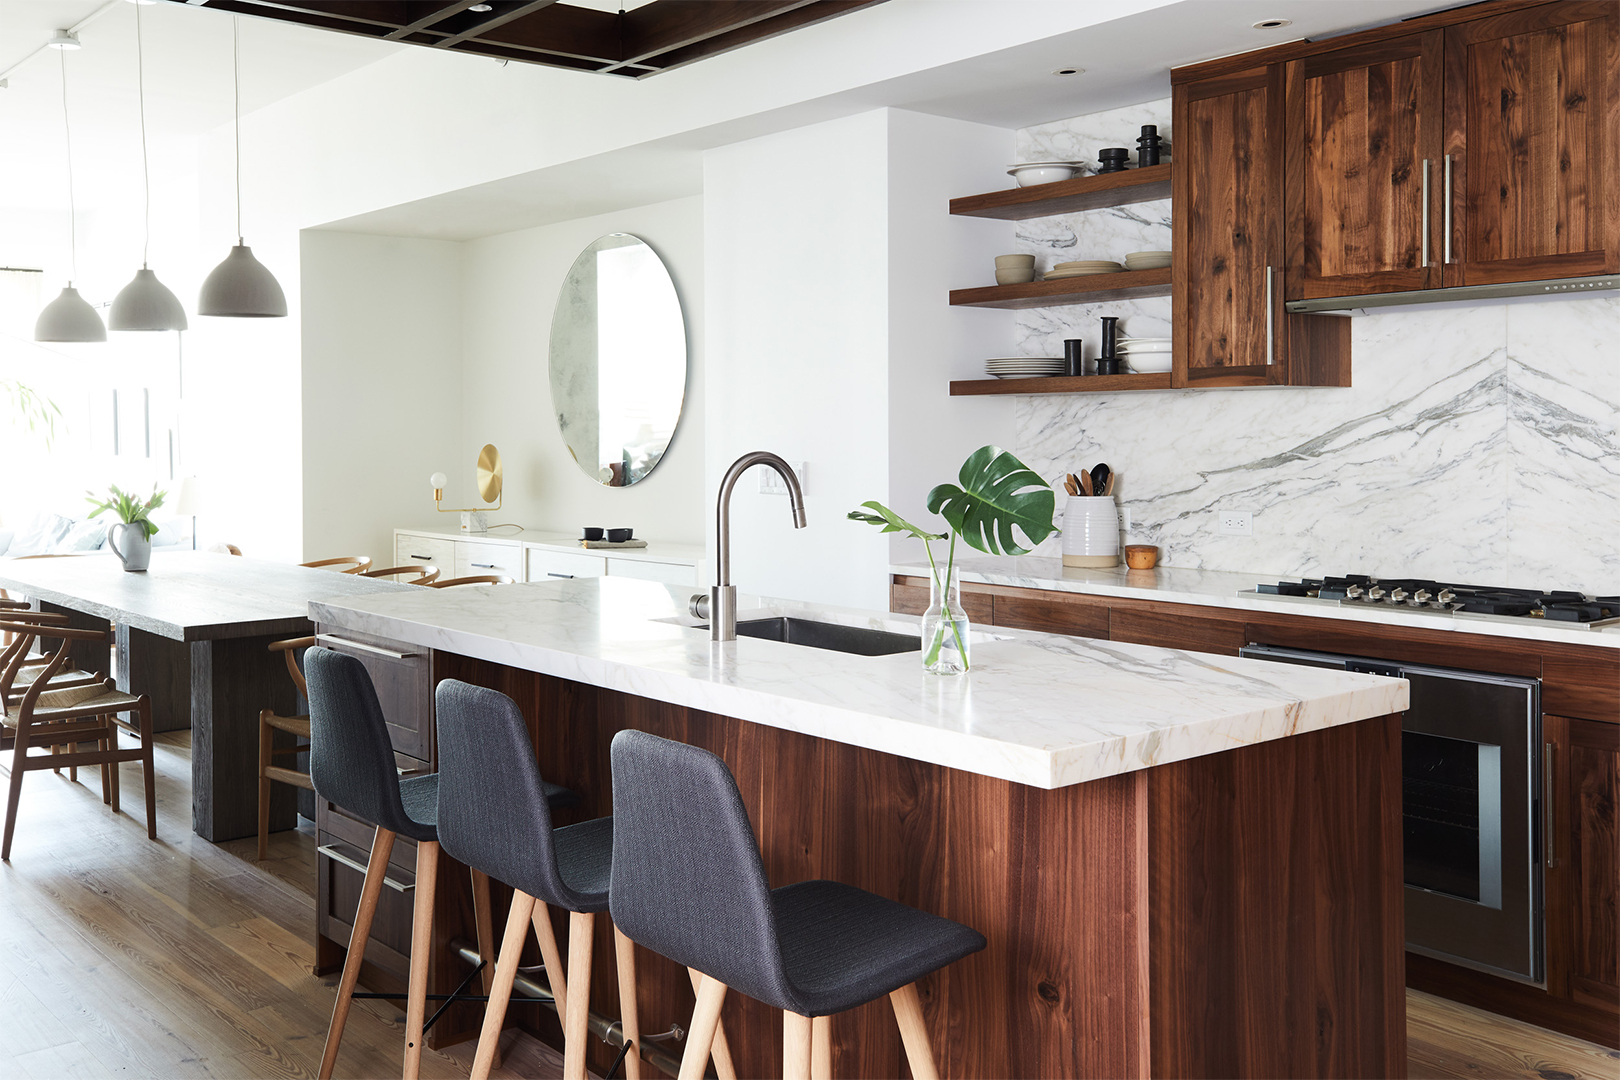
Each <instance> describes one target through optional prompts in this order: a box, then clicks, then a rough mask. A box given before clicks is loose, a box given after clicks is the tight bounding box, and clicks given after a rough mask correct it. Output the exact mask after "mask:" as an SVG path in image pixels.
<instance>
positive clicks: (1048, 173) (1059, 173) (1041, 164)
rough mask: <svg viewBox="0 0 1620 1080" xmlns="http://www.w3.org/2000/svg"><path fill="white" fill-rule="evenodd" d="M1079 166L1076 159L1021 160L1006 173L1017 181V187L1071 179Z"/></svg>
mask: <svg viewBox="0 0 1620 1080" xmlns="http://www.w3.org/2000/svg"><path fill="white" fill-rule="evenodd" d="M1080 167H1081V166H1080V162H1078V161H1022V162H1019V163H1018V164H1016V165H1014V166H1013V167H1012V168H1010V169H1008V170H1007V175H1008V176H1011V177H1012V178H1013V179H1014V180H1016V181H1018V186H1019V187H1033V186H1035V185H1036V184H1055V183H1057V182H1058V181H1060V180H1072V179H1073V178H1074V176H1075V174H1076V173H1078V172H1079V171H1080Z"/></svg>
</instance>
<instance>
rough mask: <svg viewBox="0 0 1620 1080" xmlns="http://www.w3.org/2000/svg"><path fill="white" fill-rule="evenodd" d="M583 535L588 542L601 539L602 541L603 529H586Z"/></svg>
mask: <svg viewBox="0 0 1620 1080" xmlns="http://www.w3.org/2000/svg"><path fill="white" fill-rule="evenodd" d="M583 535H584V537H585V539H587V540H600V539H602V530H601V529H586V530H585V531H584V534H583Z"/></svg>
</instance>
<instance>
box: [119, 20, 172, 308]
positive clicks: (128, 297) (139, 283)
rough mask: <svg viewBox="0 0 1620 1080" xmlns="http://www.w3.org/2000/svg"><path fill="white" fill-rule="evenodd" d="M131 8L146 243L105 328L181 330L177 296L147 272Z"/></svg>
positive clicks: (148, 186) (148, 185)
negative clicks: (139, 261)
mask: <svg viewBox="0 0 1620 1080" xmlns="http://www.w3.org/2000/svg"><path fill="white" fill-rule="evenodd" d="M142 6H143V5H141V4H136V5H135V73H136V74H135V79H136V85H137V87H138V89H139V94H140V102H141V183H142V187H143V190H144V192H145V198H146V204H145V221H146V244H145V246H144V247H142V249H141V268H140V269H139V270H137V271H135V278H134V280H133V281H131V282H130V283H129V284H128V285H125V286H124V288H123V290H122V291H120V292H119V294H118V295H117V296H116V297H114V298H113V303H112V310H111V311H109V312H108V313H107V325H108V326H109V327H110V328H111V329H113V330H184V329H185V328H186V309H185V308H183V307H181V306H180V299H179V297H177V296H175V295H174V293H172V292H170V291H169V287H168V286H167V285H165V284H163V282H161V281H159V280H158V279H157V275H156V274H154V273H152V271H151V270H149V269H147V266H146V255H147V250H148V249H149V248H150V247H151V246H152V179H151V174H150V172H149V170H148V168H147V162H146V61H145V56H144V50H143V49H142V47H141V8H142Z"/></svg>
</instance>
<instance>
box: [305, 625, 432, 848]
mask: <svg viewBox="0 0 1620 1080" xmlns="http://www.w3.org/2000/svg"><path fill="white" fill-rule="evenodd" d="M316 640H317V641H319V642H320V643H321V644H322V645H325V646H327V647H328V648H333V649H359V650H360V651H361V652H368V653H372V654H373V655H376V656H386V657H388V659H390V660H409V659H410V658H411V657H413V656H415V655H416V654H415V653H408V652H395V651H394V650H393V649H382V648H378V647H377V646H376V645H367V644H366V643H365V642H363V641H350V640H349V639H348V638H341V637H338V636H337V635H336V634H321V635H319V636H317V638H316ZM361 869H365V868H364V867H361Z"/></svg>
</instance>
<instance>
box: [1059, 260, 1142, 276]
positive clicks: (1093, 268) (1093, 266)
mask: <svg viewBox="0 0 1620 1080" xmlns="http://www.w3.org/2000/svg"><path fill="white" fill-rule="evenodd" d="M1124 269H1125V268H1124V267H1123V266H1121V265H1120V264H1119V263H1117V262H1113V261H1112V260H1109V259H1079V260H1076V261H1074V262H1060V263H1058V264H1057V265H1056V266H1054V267H1052V269H1050V270H1048V271H1047V272H1046V280H1047V281H1058V280H1061V279H1062V278H1071V277H1081V276H1083V275H1086V274H1117V273H1119V272H1120V271H1122V270H1124Z"/></svg>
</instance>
